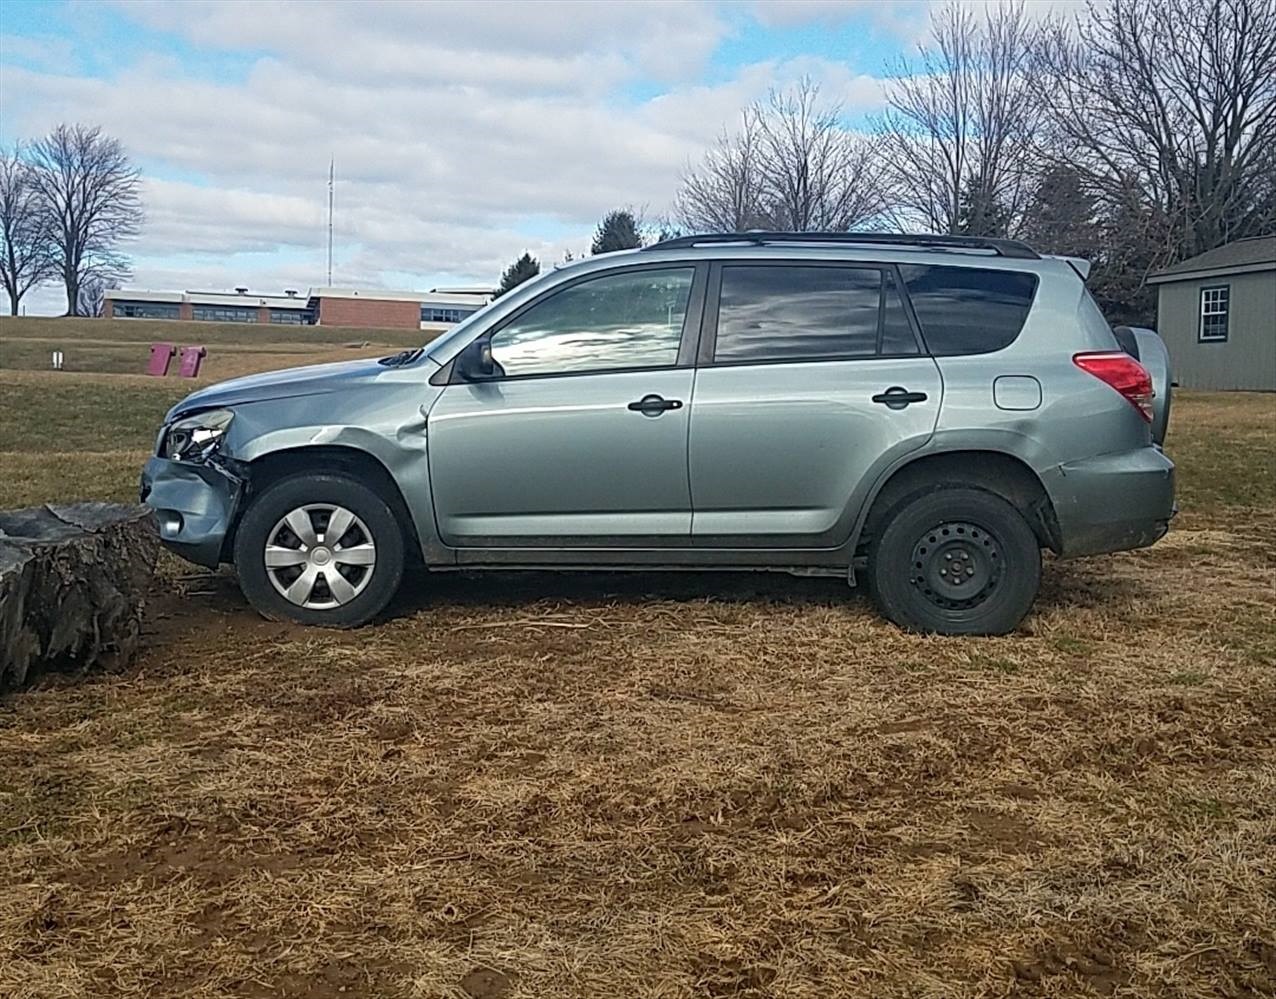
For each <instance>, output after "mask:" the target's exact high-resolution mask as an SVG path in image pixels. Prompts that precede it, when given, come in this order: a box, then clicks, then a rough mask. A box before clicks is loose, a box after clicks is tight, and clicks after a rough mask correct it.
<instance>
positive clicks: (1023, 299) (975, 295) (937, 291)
mask: <svg viewBox="0 0 1276 999" xmlns="http://www.w3.org/2000/svg"><path fill="white" fill-rule="evenodd" d="M900 273H901V274H902V275H903V278H904V285H905V287H906V288H907V289H908V297H909V299H910V300H911V301H912V303H913V311H914V313H916V315H917V322H918V325H920V326H921V330H922V337H923V338H924V339H925V340H926V346H927V347H928V348H930V352H931V353H932V354H935V355H936V356H939V357H951V356H953V355H956V354H987V353H991V352H992V351H994V350H1001V349H1002V348H1003V347H1008V346H1010V344H1012V343H1014V341H1015V338H1016V337H1017V336H1019V332H1020V330H1022V329H1023V324H1024V322H1025V321H1026V320H1027V318H1028V310H1029V309H1030V308H1031V307H1032V299H1033V296H1034V295H1035V294H1036V291H1037V277H1036V275H1035V274H1026V273H1023V272H1021V271H1003V270H991V269H989V270H984V269H981V268H978V267H943V266H921V265H904V266H902V267H901V268H900Z"/></svg>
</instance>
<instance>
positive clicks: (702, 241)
mask: <svg viewBox="0 0 1276 999" xmlns="http://www.w3.org/2000/svg"><path fill="white" fill-rule="evenodd" d="M726 243H752V244H753V245H754V246H766V245H768V244H772V243H824V244H834V245H847V246H852V245H854V246H919V247H924V248H927V249H936V250H990V251H992V252H993V253H995V254H997V256H999V257H1013V258H1015V259H1017V260H1039V259H1041V257H1040V254H1038V253H1037V251H1036V250H1034V249H1033V248H1032V247H1031V246H1029V245H1028V244H1027V243H1021V242H1020V241H1019V240H1017V239H993V238H991V237H985V236H938V235H932V234H929V233H914V234H910V233H894V232H764V231H761V230H756V229H754V230H750V231H749V232H714V233H707V234H705V235H701V236H678V237H676V238H675V239H666V240H662V241H661V242H659V243H652V244H651V245H650V246H648V247H646V249H648V250H681V249H686V248H687V247H692V246H716V245H721V244H726Z"/></svg>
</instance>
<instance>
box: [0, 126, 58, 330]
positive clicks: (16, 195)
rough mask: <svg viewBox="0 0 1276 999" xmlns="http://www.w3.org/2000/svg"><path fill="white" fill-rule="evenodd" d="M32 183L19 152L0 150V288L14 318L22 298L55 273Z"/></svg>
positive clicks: (43, 214) (42, 213) (44, 218)
mask: <svg viewBox="0 0 1276 999" xmlns="http://www.w3.org/2000/svg"><path fill="white" fill-rule="evenodd" d="M31 181H32V177H31V167H30V164H28V163H27V162H26V161H25V160H24V159H23V155H22V148H21V147H20V146H15V147H14V148H13V150H12V151H11V152H5V151H3V150H0V284H3V286H4V291H5V294H6V295H7V296H8V298H9V311H10V313H11V314H12V315H15V316H16V315H17V314H18V307H19V305H20V304H21V302H22V297H23V296H24V295H25V294H26V293H27V292H28V291H30V290H31V289H32V288H34V287H36V286H37V285H39V284H42V283H43V282H45V281H47V280H49V278H51V277H53V276H54V274H55V272H56V269H55V267H54V263H53V252H52V245H51V242H50V239H49V232H48V228H47V224H46V223H47V219H48V216H47V214H46V212H45V211H44V206H43V203H42V202H41V200H40V195H39V192H38V191H37V190H36V188H35V185H34V184H32V182H31Z"/></svg>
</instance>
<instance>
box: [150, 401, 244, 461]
mask: <svg viewBox="0 0 1276 999" xmlns="http://www.w3.org/2000/svg"><path fill="white" fill-rule="evenodd" d="M234 418H235V414H234V413H232V412H231V411H230V410H229V409H210V410H207V411H205V412H203V413H196V414H195V415H194V416H187V417H184V418H183V419H180V420H176V421H174V422H173V423H170V424H169V425H168V426H167V427H166V428H165V430H164V436H163V439H162V441H161V442H160V454H161V455H163V456H164V457H165V458H168V459H169V460H170V461H203V460H205V459H206V458H207V457H208V456H209V455H210V454H212V453H213V451H214V450H216V448H217V445H218V443H219V442H220V441H221V439H222V437H224V436H225V434H226V428H227V427H229V426H230V421H231V420H233V419H234Z"/></svg>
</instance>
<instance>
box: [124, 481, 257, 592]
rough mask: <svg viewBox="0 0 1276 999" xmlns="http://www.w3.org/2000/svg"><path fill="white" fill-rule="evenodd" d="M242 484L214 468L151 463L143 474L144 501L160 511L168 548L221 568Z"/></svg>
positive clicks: (162, 535) (163, 538) (158, 517)
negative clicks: (223, 548) (220, 564)
mask: <svg viewBox="0 0 1276 999" xmlns="http://www.w3.org/2000/svg"><path fill="white" fill-rule="evenodd" d="M242 487H243V483H242V482H241V481H240V480H239V479H238V478H236V477H235V476H234V475H233V474H232V473H231V472H229V471H227V470H225V469H222V468H219V467H217V466H213V465H192V464H189V463H186V462H180V461H169V460H168V459H167V458H158V457H156V458H151V459H150V460H149V461H148V462H147V463H146V465H145V467H144V468H143V469H142V481H141V486H140V494H141V500H142V502H143V503H145V504H146V505H147V506H149V507H150V508H151V509H152V510H154V511H155V519H156V522H157V526H158V527H159V535H160V540H161V541H162V542H163V543H164V546H165V547H167V548H169V549H171V550H172V551H174V552H176V553H177V554H178V555H181V556H182V558H185V559H187V560H188V561H191V562H194V563H196V564H197V565H204V566H208V567H209V568H210V569H215V568H217V565H218V564H219V563H220V562H221V554H222V546H223V544H224V543H225V540H226V535H227V534H228V533H229V531H230V526H231V524H232V523H233V522H234V517H235V510H236V508H237V507H238V505H239V497H240V494H241V493H242V491H243V488H242Z"/></svg>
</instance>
